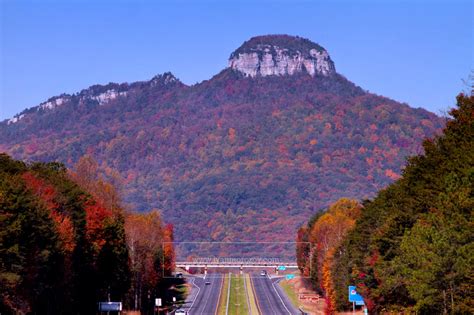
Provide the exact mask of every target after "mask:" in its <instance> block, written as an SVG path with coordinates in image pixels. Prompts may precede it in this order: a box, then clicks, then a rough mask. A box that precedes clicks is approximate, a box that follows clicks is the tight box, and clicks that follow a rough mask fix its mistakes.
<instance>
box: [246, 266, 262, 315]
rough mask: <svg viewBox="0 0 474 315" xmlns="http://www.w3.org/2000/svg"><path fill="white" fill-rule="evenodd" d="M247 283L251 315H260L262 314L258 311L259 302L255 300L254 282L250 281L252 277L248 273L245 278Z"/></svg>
mask: <svg viewBox="0 0 474 315" xmlns="http://www.w3.org/2000/svg"><path fill="white" fill-rule="evenodd" d="M244 277H245V278H244V281H245V288H246V291H247V302H248V304H249V309H250V314H251V315H259V314H260V312H259V311H258V307H257V302H256V300H255V291H254V288H253V284H252V280H250V275H249V274H248V273H246V274H245V276H244Z"/></svg>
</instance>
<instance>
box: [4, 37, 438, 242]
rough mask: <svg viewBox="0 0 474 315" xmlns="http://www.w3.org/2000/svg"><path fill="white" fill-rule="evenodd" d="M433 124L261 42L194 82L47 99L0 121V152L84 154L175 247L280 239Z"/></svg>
mask: <svg viewBox="0 0 474 315" xmlns="http://www.w3.org/2000/svg"><path fill="white" fill-rule="evenodd" d="M388 76H389V74H387V77H388ZM443 125H444V119H442V118H440V117H438V116H436V115H434V114H432V113H430V112H428V111H426V110H424V109H415V108H412V107H409V106H408V105H406V104H400V103H398V102H396V101H394V100H391V99H388V98H386V97H382V96H378V95H374V94H371V93H368V92H367V91H365V90H363V89H362V88H360V87H358V86H356V85H355V84H353V83H352V82H350V81H349V80H347V79H346V78H345V77H343V76H342V75H341V74H339V73H337V72H336V68H335V65H334V63H333V61H332V60H331V58H330V56H329V54H328V52H327V51H326V50H325V49H324V48H323V47H321V46H319V45H317V44H315V43H312V42H311V41H309V40H307V39H302V38H299V37H292V36H287V35H269V36H260V37H255V38H252V39H250V40H249V41H247V42H245V43H244V44H243V45H242V46H241V47H240V48H238V49H237V50H236V51H234V52H233V53H232V54H231V57H230V59H229V67H228V68H226V69H224V70H222V71H221V72H220V73H218V74H217V75H215V76H214V77H213V78H212V79H210V80H206V81H203V82H201V83H199V84H195V85H192V86H187V85H185V84H183V83H182V82H180V81H179V80H178V79H177V78H175V77H174V76H173V75H172V74H171V73H165V74H162V75H158V76H156V77H154V78H153V79H151V80H150V81H143V82H136V83H131V84H128V83H123V84H115V83H110V84H108V85H105V86H102V85H95V86H92V87H90V88H88V89H85V90H83V91H81V92H79V93H76V94H73V95H68V94H63V95H60V96H56V97H52V98H50V99H49V100H48V101H47V102H44V103H42V104H40V105H39V106H36V107H33V108H30V109H28V110H25V111H23V112H22V113H20V114H18V115H17V116H16V117H14V118H13V119H10V120H7V121H4V122H2V123H0V151H4V152H7V153H9V154H11V155H12V156H14V157H15V158H19V159H27V160H34V161H51V160H58V161H61V162H64V163H66V164H67V165H72V164H73V163H74V162H76V161H77V160H78V159H79V158H80V157H81V156H83V155H85V154H89V155H91V156H93V157H94V158H95V159H97V160H98V161H99V163H100V165H101V168H102V170H103V171H104V173H108V172H110V169H112V168H113V169H117V170H118V171H119V172H120V173H121V175H122V176H123V178H124V192H125V200H126V201H127V202H128V203H130V204H131V206H132V207H134V208H135V209H137V210H138V211H148V210H150V209H152V208H158V209H160V210H162V212H163V214H164V218H165V220H166V221H167V222H171V223H174V224H175V231H176V235H175V236H176V240H178V241H184V240H188V241H191V240H192V241H197V240H202V241H205V240H218V241H230V240H234V241H241V240H265V241H273V240H275V241H277V240H279V241H283V240H285V241H287V240H293V239H294V235H295V234H294V233H295V231H296V229H297V227H298V226H300V225H301V224H303V223H304V222H305V220H306V219H307V217H308V216H309V215H310V214H313V213H315V212H316V211H318V210H319V209H322V208H324V207H326V206H328V205H329V204H330V203H331V202H333V201H335V200H337V199H339V198H341V197H349V198H357V199H360V198H363V197H370V196H373V194H374V193H375V192H376V191H378V190H379V189H381V188H382V187H385V186H386V185H388V184H389V183H391V182H392V181H393V180H395V179H397V178H398V177H399V174H400V170H401V167H402V166H403V165H404V162H405V159H406V157H407V156H408V155H412V154H415V153H420V152H421V150H422V149H421V142H422V139H424V138H426V137H431V136H433V135H434V134H436V133H437V132H438V131H439V130H440V129H441V128H442V126H443Z"/></svg>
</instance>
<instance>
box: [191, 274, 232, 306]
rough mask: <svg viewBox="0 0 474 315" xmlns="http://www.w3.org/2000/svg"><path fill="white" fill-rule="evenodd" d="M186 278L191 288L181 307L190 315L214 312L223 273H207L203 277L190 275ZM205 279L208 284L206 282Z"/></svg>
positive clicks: (217, 302)
mask: <svg viewBox="0 0 474 315" xmlns="http://www.w3.org/2000/svg"><path fill="white" fill-rule="evenodd" d="M188 280H189V281H190V282H191V284H192V285H193V289H192V293H191V294H190V296H189V297H188V300H187V301H186V304H185V305H184V306H183V307H182V308H183V309H184V310H186V311H188V312H189V314H191V315H198V314H199V315H201V314H206V315H214V314H216V311H217V307H218V304H219V295H220V292H221V288H222V283H223V280H224V275H222V274H208V275H207V276H206V278H205V279H204V278H203V277H192V278H188ZM207 281H209V282H210V284H206V282H207Z"/></svg>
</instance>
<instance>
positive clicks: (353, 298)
mask: <svg viewBox="0 0 474 315" xmlns="http://www.w3.org/2000/svg"><path fill="white" fill-rule="evenodd" d="M348 289H349V302H355V303H357V305H364V298H363V297H362V295H360V294H359V293H357V291H356V286H355V285H350V286H349V288H348ZM359 303H362V304H359Z"/></svg>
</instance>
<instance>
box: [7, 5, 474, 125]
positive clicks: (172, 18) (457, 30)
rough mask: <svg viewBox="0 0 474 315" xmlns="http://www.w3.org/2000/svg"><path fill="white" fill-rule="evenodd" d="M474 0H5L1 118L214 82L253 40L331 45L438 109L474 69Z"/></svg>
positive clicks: (386, 88) (372, 84)
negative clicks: (71, 96)
mask: <svg viewBox="0 0 474 315" xmlns="http://www.w3.org/2000/svg"><path fill="white" fill-rule="evenodd" d="M473 21H474V1H472V0H465V1H462V0H446V1H442V0H431V1H421V0H418V1H417V0H411V1H408V0H406V1H401V0H399V1H391V0H386V1H383V0H380V1H355V0H354V1H347V0H346V1H340V0H332V1H297V0H296V1H290V0H289V1H282V0H280V1H258V0H256V1H210V0H208V1H198V0H196V1H190V0H189V1H179V0H177V1H151V0H150V1H140V0H137V1H132V0H128V1H124V0H115V1H112V0H110V1H100V0H99V1H92V0H90V1H89V0H82V1H81V0H68V1H58V0H56V1H52V0H42V1H40V0H30V1H25V0H0V59H1V60H0V61H1V64H0V119H5V118H9V117H12V116H13V115H14V114H16V113H18V112H20V111H21V110H23V109H25V108H28V107H32V106H35V105H38V104H39V103H40V102H42V101H45V100H46V99H48V98H49V97H51V96H54V95H58V94H61V93H75V92H78V91H80V90H81V89H83V88H87V87H88V86H90V85H93V84H105V83H108V82H133V81H137V80H148V79H150V78H151V77H153V76H154V75H155V74H158V73H163V72H165V71H171V72H173V73H174V74H175V75H176V76H177V77H178V78H180V79H181V80H182V81H183V82H185V83H187V84H194V83H196V82H200V81H202V80H206V79H209V78H211V77H212V76H213V75H214V74H216V73H218V72H219V71H220V70H222V69H223V68H224V67H226V66H227V58H228V57H229V55H230V53H231V52H232V51H233V50H235V49H236V48H237V47H238V46H239V45H240V44H241V43H243V42H244V41H245V40H247V39H249V38H250V37H252V36H256V35H263V34H290V35H299V36H303V37H306V38H308V39H310V40H312V41H315V42H317V43H319V44H320V45H322V46H323V47H325V48H326V49H327V50H328V51H329V53H330V55H331V57H332V59H333V60H334V62H335V64H336V70H337V71H338V72H339V73H341V74H343V75H344V76H346V77H347V78H348V79H349V80H351V81H353V82H354V83H356V84H358V85H360V86H361V87H362V88H364V89H366V90H369V91H371V92H374V93H376V94H380V95H384V96H388V97H390V98H393V99H395V100H397V101H401V102H406V103H408V104H410V105H411V106H413V107H424V108H426V109H428V110H430V111H433V112H435V113H438V114H440V113H442V112H445V111H446V110H447V109H448V108H449V107H451V106H453V105H454V97H455V95H456V94H457V93H459V92H460V91H461V90H463V89H466V87H465V86H464V85H463V83H462V79H466V78H467V77H468V75H469V73H470V71H471V70H472V69H474V66H473V65H474V56H473V55H474V53H473V43H474V35H473V32H474V25H473V23H474V22H473Z"/></svg>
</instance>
